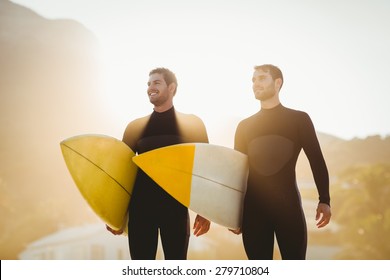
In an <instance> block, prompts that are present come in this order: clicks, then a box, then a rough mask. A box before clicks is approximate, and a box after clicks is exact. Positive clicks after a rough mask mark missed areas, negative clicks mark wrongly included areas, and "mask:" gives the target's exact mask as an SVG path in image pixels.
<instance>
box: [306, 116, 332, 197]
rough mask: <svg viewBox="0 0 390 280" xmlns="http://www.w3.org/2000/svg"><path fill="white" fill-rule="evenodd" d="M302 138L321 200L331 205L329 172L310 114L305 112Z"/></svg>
mask: <svg viewBox="0 0 390 280" xmlns="http://www.w3.org/2000/svg"><path fill="white" fill-rule="evenodd" d="M299 133H300V138H301V141H302V147H303V150H304V152H305V154H306V156H307V158H308V160H309V163H310V167H311V170H312V173H313V177H314V181H315V184H316V186H317V190H318V194H319V201H320V202H321V203H326V204H328V205H330V195H329V173H328V168H327V166H326V163H325V159H324V156H323V154H322V151H321V147H320V144H319V142H318V139H317V135H316V132H315V129H314V125H313V123H312V121H311V119H310V117H309V115H307V114H304V115H303V118H302V121H301V125H300V132H299Z"/></svg>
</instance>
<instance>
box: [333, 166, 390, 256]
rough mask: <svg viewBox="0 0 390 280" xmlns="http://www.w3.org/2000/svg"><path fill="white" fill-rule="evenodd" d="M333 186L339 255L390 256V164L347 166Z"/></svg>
mask: <svg viewBox="0 0 390 280" xmlns="http://www.w3.org/2000/svg"><path fill="white" fill-rule="evenodd" d="M339 182H340V183H339V184H338V185H336V186H335V187H334V189H335V191H334V194H333V202H332V204H333V208H334V213H336V214H335V215H334V219H335V221H336V222H337V223H338V224H339V225H340V231H339V239H340V242H341V244H342V249H343V250H342V251H341V252H340V254H338V256H337V258H340V259H371V260H374V259H377V260H378V259H390V242H389V237H390V164H385V163H383V164H376V165H369V166H360V167H351V168H348V169H347V170H346V171H345V172H344V173H343V174H341V176H340V178H339Z"/></svg>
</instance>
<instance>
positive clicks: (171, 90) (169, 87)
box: [168, 83, 177, 95]
mask: <svg viewBox="0 0 390 280" xmlns="http://www.w3.org/2000/svg"><path fill="white" fill-rule="evenodd" d="M176 87H177V86H176V84H175V83H171V84H170V85H169V86H168V89H169V92H170V93H172V94H173V95H175V94H176Z"/></svg>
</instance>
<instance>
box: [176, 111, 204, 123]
mask: <svg viewBox="0 0 390 280" xmlns="http://www.w3.org/2000/svg"><path fill="white" fill-rule="evenodd" d="M176 117H177V118H178V119H179V120H182V121H192V122H193V121H198V122H203V121H202V119H201V118H200V117H198V116H197V115H195V114H189V113H183V112H179V111H176Z"/></svg>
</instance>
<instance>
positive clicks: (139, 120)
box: [126, 114, 151, 129]
mask: <svg viewBox="0 0 390 280" xmlns="http://www.w3.org/2000/svg"><path fill="white" fill-rule="evenodd" d="M150 116H151V114H149V115H147V116H143V117H139V118H136V119H134V120H132V121H131V122H129V123H128V125H127V127H126V129H135V128H138V127H141V126H144V125H146V124H147V123H148V121H149V119H150Z"/></svg>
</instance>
